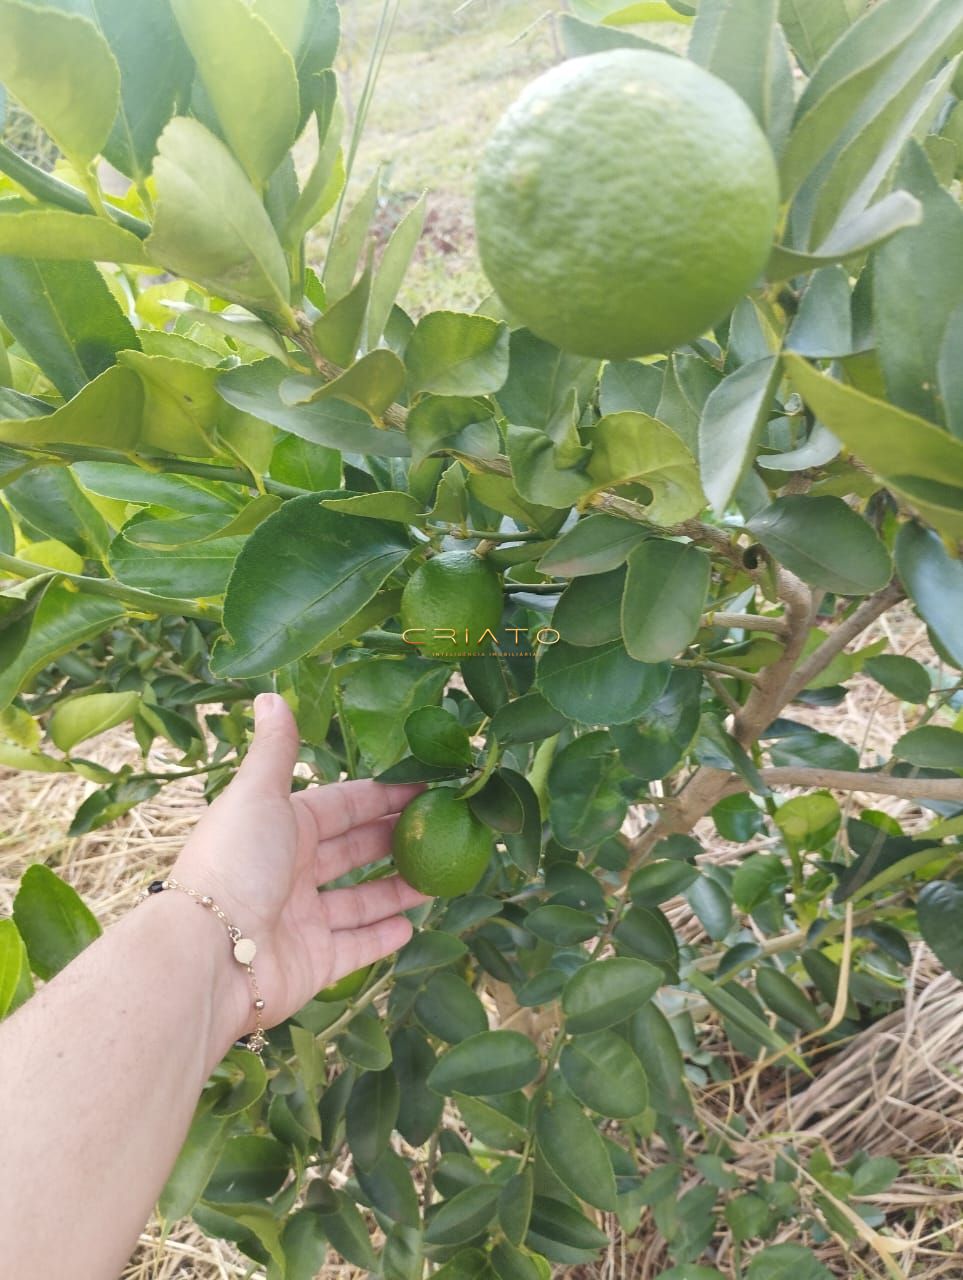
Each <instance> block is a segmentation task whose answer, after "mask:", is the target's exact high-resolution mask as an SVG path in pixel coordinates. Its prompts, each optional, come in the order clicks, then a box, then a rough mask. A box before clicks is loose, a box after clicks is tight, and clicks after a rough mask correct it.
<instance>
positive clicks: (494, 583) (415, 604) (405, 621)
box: [400, 551, 502, 658]
mask: <svg viewBox="0 0 963 1280" xmlns="http://www.w3.org/2000/svg"><path fill="white" fill-rule="evenodd" d="M400 617H401V625H402V627H403V628H404V629H405V631H406V632H409V633H410V641H409V642H410V643H413V644H417V645H418V646H419V648H420V649H421V652H422V653H425V654H427V655H429V656H430V657H441V658H444V657H448V656H449V655H454V654H462V653H465V652H466V651H474V650H477V649H483V648H485V647H486V646H487V644H490V643H491V638H490V637H486V638H485V639H484V640H483V637H484V636H485V632H486V631H491V632H492V634H493V635H494V636H495V637H496V639H497V638H498V629H499V627H500V626H501V621H502V583H501V577H500V576H499V573H498V570H497V569H495V568H494V567H493V566H492V565H491V564H490V563H489V562H488V561H487V560H485V559H484V558H483V557H481V556H478V555H476V554H475V553H474V551H445V552H442V554H441V555H437V556H432V557H431V559H430V560H426V561H425V563H424V564H422V565H419V566H418V568H417V569H416V570H415V571H414V573H413V574H412V575H411V577H410V578H409V579H408V582H407V584H406V586H405V589H404V591H403V592H402V595H401V613H400Z"/></svg>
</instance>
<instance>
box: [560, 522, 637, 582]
mask: <svg viewBox="0 0 963 1280" xmlns="http://www.w3.org/2000/svg"><path fill="white" fill-rule="evenodd" d="M648 536H649V532H648V530H647V529H646V528H645V527H644V526H643V525H640V524H637V523H635V521H633V520H622V519H620V518H619V517H617V516H609V515H591V516H584V517H583V518H582V519H581V520H579V521H578V523H577V524H575V525H573V526H572V528H571V529H569V530H568V531H567V532H566V533H563V534H562V536H561V537H560V538H559V539H558V541H557V542H556V543H555V545H554V547H552V548H551V550H549V551H546V553H545V554H544V555H543V556H542V558H541V560H540V561H539V562H538V568H539V570H540V571H541V572H542V573H550V574H555V575H556V576H558V577H560V578H577V577H580V576H582V575H583V574H599V573H607V572H608V571H609V570H611V569H617V568H618V567H619V565H622V564H624V563H625V561H626V559H627V558H628V555H629V552H630V551H631V550H632V549H633V548H634V547H635V546H637V545H638V543H639V542H641V541H642V539H643V538H647V537H648Z"/></svg>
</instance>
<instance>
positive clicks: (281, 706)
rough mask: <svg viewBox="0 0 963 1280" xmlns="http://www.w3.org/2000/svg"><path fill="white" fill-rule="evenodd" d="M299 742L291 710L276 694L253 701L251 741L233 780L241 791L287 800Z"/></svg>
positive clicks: (266, 694)
mask: <svg viewBox="0 0 963 1280" xmlns="http://www.w3.org/2000/svg"><path fill="white" fill-rule="evenodd" d="M299 747H300V741H299V739H298V727H297V723H296V721H295V719H294V716H293V714H292V712H291V708H290V707H289V706H288V704H287V703H286V702H285V701H284V699H283V698H282V697H281V696H280V694H277V693H259V694H258V695H257V697H256V698H255V699H254V741H253V742H252V743H251V745H250V747H249V748H248V752H247V755H246V756H245V757H244V763H243V764H242V765H241V767H240V769H239V770H238V774H237V778H238V781H239V783H240V785H241V786H242V787H245V788H251V789H252V790H256V791H260V792H261V793H262V794H265V795H279V796H285V797H286V796H289V795H290V794H291V775H292V774H293V772H294V764H295V761H296V760H297V758H298V749H299Z"/></svg>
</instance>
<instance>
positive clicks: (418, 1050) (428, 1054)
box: [391, 934, 464, 1147]
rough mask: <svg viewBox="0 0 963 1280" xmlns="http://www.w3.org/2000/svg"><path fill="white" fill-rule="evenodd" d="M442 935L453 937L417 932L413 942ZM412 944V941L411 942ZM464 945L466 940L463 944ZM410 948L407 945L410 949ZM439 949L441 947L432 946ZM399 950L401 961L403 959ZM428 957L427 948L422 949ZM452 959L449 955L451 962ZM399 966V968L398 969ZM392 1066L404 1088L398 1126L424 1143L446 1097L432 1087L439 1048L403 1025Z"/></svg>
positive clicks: (415, 1141)
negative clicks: (430, 1080) (431, 1078)
mask: <svg viewBox="0 0 963 1280" xmlns="http://www.w3.org/2000/svg"><path fill="white" fill-rule="evenodd" d="M427 936H432V937H435V936H438V937H446V938H451V940H452V941H454V942H457V941H458V939H456V938H452V935H451V934H438V935H434V934H433V935H427V934H416V935H415V937H414V938H413V939H412V943H414V942H417V941H418V939H419V938H422V937H427ZM408 945H409V947H410V946H411V943H409V944H408ZM461 945H462V947H464V944H461ZM407 949H408V948H404V951H407ZM432 950H433V951H435V953H436V958H437V949H436V948H434V947H432ZM402 954H404V952H402V953H399V956H398V963H400V962H401V956H402ZM422 957H423V958H424V952H423V951H422ZM450 962H451V956H449V960H448V963H450ZM397 971H398V970H397V966H396V969H395V972H397ZM391 1053H392V1060H391V1067H392V1070H393V1071H394V1073H395V1075H396V1076H397V1077H398V1085H399V1088H400V1090H401V1104H400V1106H399V1109H398V1119H397V1122H396V1125H395V1127H396V1128H397V1130H398V1132H399V1133H400V1134H401V1136H402V1137H403V1138H404V1140H405V1141H406V1142H407V1143H409V1144H410V1145H411V1146H413V1147H420V1146H423V1145H424V1143H426V1142H427V1141H428V1138H429V1137H430V1135H431V1133H432V1132H433V1130H434V1129H435V1128H436V1127H437V1125H438V1122H439V1121H440V1119H441V1112H442V1108H443V1106H444V1101H443V1099H442V1098H440V1097H439V1096H438V1094H437V1093H434V1092H433V1091H432V1090H431V1089H429V1088H428V1077H429V1075H430V1074H431V1071H432V1068H433V1067H434V1065H435V1062H436V1061H437V1059H436V1058H435V1052H434V1050H433V1049H432V1047H431V1045H430V1044H429V1043H428V1040H427V1038H426V1037H425V1036H424V1035H423V1034H422V1032H421V1031H420V1030H419V1029H418V1028H417V1027H413V1026H406V1027H402V1028H401V1029H400V1030H398V1031H396V1032H395V1034H394V1035H393V1036H392V1038H391Z"/></svg>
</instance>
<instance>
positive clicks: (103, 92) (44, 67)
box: [0, 0, 120, 172]
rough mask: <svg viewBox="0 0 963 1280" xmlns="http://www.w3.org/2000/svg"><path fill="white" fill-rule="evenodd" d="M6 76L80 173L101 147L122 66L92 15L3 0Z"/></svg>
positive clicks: (0, 24)
mask: <svg viewBox="0 0 963 1280" xmlns="http://www.w3.org/2000/svg"><path fill="white" fill-rule="evenodd" d="M0 82H2V83H3V85H4V86H5V87H6V88H7V90H8V91H9V92H10V93H12V94H13V96H14V97H15V98H17V99H18V100H19V101H20V102H21V103H22V104H23V106H25V107H26V109H27V110H28V111H29V112H30V114H31V115H32V116H33V117H34V119H35V120H37V121H38V122H39V123H40V124H41V125H42V126H43V128H44V129H45V130H46V131H47V133H49V134H50V136H51V137H52V138H53V140H54V141H55V142H56V143H57V146H58V147H59V148H60V150H61V151H63V153H64V154H65V155H66V156H67V157H68V158H69V159H70V161H71V162H72V163H73V165H74V166H75V168H77V169H79V170H80V171H81V172H83V171H84V170H85V169H87V167H88V165H90V163H91V161H92V160H93V159H94V157H95V156H97V155H98V154H99V153H100V152H101V151H102V150H103V148H104V144H105V143H106V141H107V138H108V136H109V134H110V130H111V126H112V125H113V123H114V117H115V116H116V114H117V107H118V105H119V102H120V72H119V70H118V68H117V62H116V60H115V58H114V55H113V54H112V53H111V51H110V46H109V45H108V44H107V41H106V40H105V39H104V38H103V36H102V35H101V34H100V32H99V31H98V30H97V28H96V27H95V26H94V25H93V23H92V22H88V21H87V19H86V18H83V17H80V16H79V15H77V14H69V13H58V12H56V11H55V10H52V9H41V8H36V7H35V6H34V5H31V4H21V3H19V0H0Z"/></svg>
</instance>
